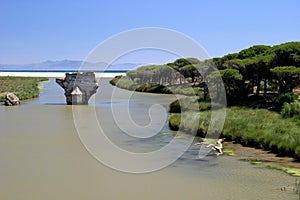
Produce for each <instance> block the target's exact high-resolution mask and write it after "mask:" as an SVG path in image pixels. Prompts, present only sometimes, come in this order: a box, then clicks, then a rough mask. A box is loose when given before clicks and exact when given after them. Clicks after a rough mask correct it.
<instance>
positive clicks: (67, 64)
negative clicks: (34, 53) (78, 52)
mask: <svg viewBox="0 0 300 200" xmlns="http://www.w3.org/2000/svg"><path fill="white" fill-rule="evenodd" d="M140 65H142V64H140V63H121V64H113V65H110V66H108V65H107V64H106V63H104V62H97V63H91V62H83V61H77V60H61V61H50V60H48V61H45V62H41V63H32V64H20V65H11V64H0V70H48V71H49V70H54V71H55V70H78V69H84V70H91V71H95V70H131V69H134V68H136V67H138V66H140ZM82 66H83V67H82Z"/></svg>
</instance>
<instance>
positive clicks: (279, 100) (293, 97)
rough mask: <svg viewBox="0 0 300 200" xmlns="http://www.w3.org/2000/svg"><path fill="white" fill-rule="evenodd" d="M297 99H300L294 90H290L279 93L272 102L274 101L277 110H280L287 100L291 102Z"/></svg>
mask: <svg viewBox="0 0 300 200" xmlns="http://www.w3.org/2000/svg"><path fill="white" fill-rule="evenodd" d="M297 99H298V96H297V95H295V94H294V93H293V92H289V93H284V94H281V95H279V96H278V97H275V98H273V100H272V102H273V105H274V107H275V109H276V110H277V111H280V110H281V108H282V106H283V104H284V103H285V102H287V103H291V102H294V101H296V100H297Z"/></svg>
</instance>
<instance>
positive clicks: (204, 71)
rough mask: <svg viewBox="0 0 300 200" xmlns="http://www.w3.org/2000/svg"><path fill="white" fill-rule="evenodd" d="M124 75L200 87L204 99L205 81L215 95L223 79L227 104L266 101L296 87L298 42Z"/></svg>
mask: <svg viewBox="0 0 300 200" xmlns="http://www.w3.org/2000/svg"><path fill="white" fill-rule="evenodd" d="M214 69H218V71H216V70H214ZM126 75H127V78H129V79H130V81H132V84H136V85H145V84H147V85H163V86H172V85H182V84H189V85H190V86H192V87H195V88H201V91H203V96H204V98H206V97H209V95H212V94H211V92H212V91H209V93H208V90H207V83H208V82H211V83H213V85H215V88H216V90H215V92H217V91H218V83H217V80H218V81H219V80H223V84H224V88H225V90H226V95H227V102H228V103H229V104H233V103H237V102H242V101H245V100H247V99H249V97H252V96H259V97H261V98H263V99H265V100H268V98H270V97H269V96H271V97H274V96H275V97H276V96H278V95H281V94H285V93H289V92H292V91H293V89H295V88H296V87H298V86H299V85H300V42H288V43H283V44H280V45H275V46H267V45H255V46H252V47H250V48H247V49H244V50H242V51H240V52H238V53H230V54H227V55H225V56H223V57H217V58H212V59H208V60H204V61H200V60H198V59H197V58H179V59H177V60H175V61H174V62H171V63H167V64H164V65H149V66H142V67H139V68H137V69H136V70H131V71H129V72H127V74H126ZM220 78H222V79H220Z"/></svg>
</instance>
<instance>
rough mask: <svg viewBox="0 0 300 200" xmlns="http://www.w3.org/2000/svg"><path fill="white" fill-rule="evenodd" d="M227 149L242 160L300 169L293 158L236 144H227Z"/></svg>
mask: <svg viewBox="0 0 300 200" xmlns="http://www.w3.org/2000/svg"><path fill="white" fill-rule="evenodd" d="M224 147H225V149H231V150H233V151H234V152H235V153H236V154H237V156H238V157H239V158H240V159H241V160H249V161H250V162H251V161H263V162H265V163H269V164H272V165H273V166H278V167H290V168H298V169H300V162H299V161H296V160H295V159H294V158H291V157H280V156H278V155H276V154H274V153H271V152H269V151H265V150H262V149H256V148H253V147H245V146H242V145H241V144H238V143H235V142H226V144H225V145H224Z"/></svg>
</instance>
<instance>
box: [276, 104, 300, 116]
mask: <svg viewBox="0 0 300 200" xmlns="http://www.w3.org/2000/svg"><path fill="white" fill-rule="evenodd" d="M280 114H281V116H282V117H283V118H298V119H300V102H298V101H296V102H292V103H286V102H285V103H284V104H283V106H282V110H281V113H280Z"/></svg>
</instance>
